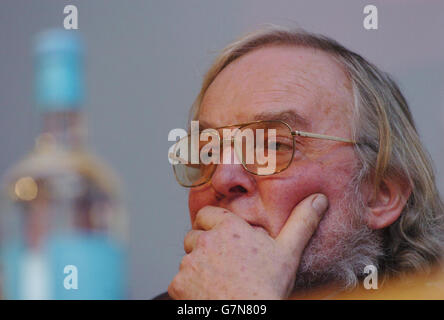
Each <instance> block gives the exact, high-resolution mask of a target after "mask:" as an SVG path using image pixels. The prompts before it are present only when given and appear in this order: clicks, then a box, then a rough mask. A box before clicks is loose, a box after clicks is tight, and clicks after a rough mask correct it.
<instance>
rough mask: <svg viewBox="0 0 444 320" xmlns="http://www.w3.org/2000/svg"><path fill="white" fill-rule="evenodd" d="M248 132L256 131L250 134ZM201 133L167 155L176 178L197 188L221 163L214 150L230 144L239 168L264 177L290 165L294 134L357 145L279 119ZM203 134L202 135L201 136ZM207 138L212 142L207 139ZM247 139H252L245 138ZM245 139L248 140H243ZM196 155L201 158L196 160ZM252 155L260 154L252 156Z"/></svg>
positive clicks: (184, 185) (182, 183)
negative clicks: (227, 135) (296, 128)
mask: <svg viewBox="0 0 444 320" xmlns="http://www.w3.org/2000/svg"><path fill="white" fill-rule="evenodd" d="M233 127H235V128H236V129H235V131H234V134H233V133H231V136H230V138H229V139H221V138H220V135H219V132H220V131H221V130H223V129H227V128H233ZM273 129H274V130H273ZM225 132H226V131H224V134H225ZM251 132H253V133H256V134H253V135H249V133H251ZM200 136H201V138H197V139H195V138H194V144H193V141H192V140H193V137H192V135H187V136H185V137H184V138H182V139H180V140H179V141H178V142H177V143H176V144H175V145H174V148H173V152H172V153H170V154H169V157H170V159H172V160H173V170H174V175H175V177H176V180H177V182H178V183H179V184H180V185H181V186H183V187H188V188H192V187H198V186H201V185H203V184H205V183H207V182H209V181H210V180H211V177H212V176H213V174H214V172H215V171H216V167H217V164H218V163H220V162H219V160H220V157H221V153H219V154H218V153H217V150H220V147H221V146H222V150H223V151H224V152H225V150H226V149H227V147H228V146H229V150H230V153H231V147H232V146H233V144H234V148H233V149H234V151H235V155H236V158H235V159H237V160H238V162H237V163H240V164H242V167H243V168H244V169H245V170H246V171H248V172H249V173H251V174H254V175H259V176H267V175H273V174H276V173H279V172H282V171H284V170H285V169H287V168H288V167H289V166H290V164H291V162H292V161H293V159H294V158H295V154H296V152H299V149H298V147H297V146H296V144H298V143H297V142H296V141H295V140H296V139H295V137H305V138H313V139H323V140H332V141H338V142H344V143H352V144H356V142H355V141H353V140H349V139H345V138H340V137H335V136H329V135H323V134H317V133H310V132H305V131H299V130H293V129H292V128H291V127H290V125H289V124H288V123H286V122H284V121H281V120H260V121H253V122H247V123H241V124H236V125H229V126H223V127H219V128H215V129H207V130H204V131H202V133H200ZM203 136H205V138H202V137H203ZM270 136H271V137H270ZM210 137H211V141H210V139H208V138H210ZM258 137H259V138H258ZM249 138H251V139H250V140H249V141H248V139H249ZM196 140H197V141H196ZM201 140H204V141H201ZM245 140H247V143H243V141H245ZM259 140H262V141H259ZM264 141H265V142H264ZM267 141H268V143H266V142H267ZM227 142H228V143H229V144H228V145H227ZM248 142H250V143H248ZM196 143H197V145H196ZM215 150H216V152H215ZM199 155H200V158H201V160H202V161H199ZM252 155H253V156H252ZM254 155H261V156H257V157H254ZM271 156H272V160H273V161H272V162H273V165H272V166H270V161H264V160H267V159H270V157H271ZM230 158H231V157H230ZM270 167H271V168H270Z"/></svg>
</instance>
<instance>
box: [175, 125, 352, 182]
mask: <svg viewBox="0 0 444 320" xmlns="http://www.w3.org/2000/svg"><path fill="white" fill-rule="evenodd" d="M259 123H279V124H283V125H285V126H286V127H287V128H288V130H289V132H290V133H291V136H292V137H293V139H292V140H293V142H292V143H293V150H292V154H291V158H290V160H289V161H288V163H287V165H286V166H285V167H282V168H280V169H279V170H275V171H274V172H273V173H270V174H266V175H273V174H277V173H279V172H282V171H284V170H285V169H287V168H288V167H289V166H290V164H291V163H292V162H293V158H294V149H295V139H294V137H296V136H299V137H306V138H313V139H323V140H332V141H338V142H345V143H352V144H356V141H354V140H350V139H346V138H340V137H336V136H330V135H324V134H318V133H312V132H305V131H300V130H293V129H292V127H291V126H290V125H289V124H288V123H286V122H285V121H282V120H257V121H251V122H245V123H240V124H233V125H228V126H223V127H218V128H214V130H220V129H225V128H232V127H237V130H238V131H239V132H240V131H242V129H243V128H245V127H247V126H250V125H253V124H259ZM187 137H189V135H188V136H187ZM234 139H235V137H231V138H230V139H229V140H231V143H233V142H234ZM223 141H225V140H224V139H221V141H220V143H223ZM169 157H170V159H172V160H176V161H179V165H181V164H180V162H181V161H183V160H184V159H181V158H179V157H177V156H176V155H175V154H174V153H170V154H169ZM241 164H242V167H243V168H244V169H245V170H246V171H247V172H249V173H251V174H254V175H260V174H258V173H256V172H254V171H251V170H250V169H248V167H247V164H246V163H245V161H243V160H242V161H241ZM177 165H178V164H173V171H174V175H175V177H176V180H177V182H178V183H179V184H180V185H181V186H183V187H187V188H194V187H198V186H201V185H204V184H206V183H208V182H209V181H210V180H211V178H212V176H213V173H214V171H215V169H216V167H217V164H215V163H213V164H200V166H206V167H207V168H212V170H211V171H210V172H207V177H205V180H203V181H202V182H199V183H198V184H195V185H194V184H193V185H189V184H186V183H184V182H183V181H181V179H180V178H179V176H178V173H177V172H176V166H177Z"/></svg>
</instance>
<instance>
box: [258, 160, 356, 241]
mask: <svg viewBox="0 0 444 320" xmlns="http://www.w3.org/2000/svg"><path fill="white" fill-rule="evenodd" d="M287 171H289V172H287ZM284 174H285V175H284ZM351 176H352V171H351V170H350V169H349V168H348V169H346V168H331V167H325V166H323V165H322V164H319V163H317V164H313V163H311V164H309V165H306V166H299V165H298V167H294V168H289V169H287V170H286V172H283V173H282V176H280V175H277V176H275V177H270V178H265V179H264V178H262V179H260V178H259V179H258V183H257V185H258V191H259V193H260V197H261V200H262V205H263V206H264V209H265V210H266V211H267V212H268V213H269V219H270V220H269V226H270V231H271V232H270V233H271V234H272V235H273V236H277V234H279V231H280V230H281V229H282V227H283V226H284V224H285V222H286V221H287V219H288V216H289V215H290V213H291V212H292V210H293V209H294V208H295V207H296V206H297V205H298V204H299V202H301V201H302V200H304V199H305V198H307V197H308V196H310V195H312V194H314V193H323V194H325V195H326V196H327V198H328V200H329V207H330V209H331V210H329V211H332V210H334V208H335V207H336V206H337V204H338V202H339V199H342V197H343V194H344V190H346V188H347V186H348V183H349V181H350V178H351ZM276 190H279V191H278V192H276Z"/></svg>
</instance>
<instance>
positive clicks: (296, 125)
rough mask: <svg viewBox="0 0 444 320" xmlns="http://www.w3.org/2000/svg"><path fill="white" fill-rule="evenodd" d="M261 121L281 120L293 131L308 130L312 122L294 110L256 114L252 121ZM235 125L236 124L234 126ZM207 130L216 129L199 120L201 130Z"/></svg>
mask: <svg viewBox="0 0 444 320" xmlns="http://www.w3.org/2000/svg"><path fill="white" fill-rule="evenodd" d="M259 120H281V121H284V122H286V123H288V124H289V125H290V126H291V128H292V129H293V130H299V129H303V130H306V129H308V128H309V127H310V121H308V120H307V119H306V118H304V117H303V116H301V115H300V114H297V113H296V112H294V111H293V110H284V111H279V112H274V111H267V112H261V113H259V114H256V115H255V116H254V117H253V120H252V121H259ZM246 122H247V121H246ZM233 125H235V124H233ZM207 128H214V126H212V125H211V124H210V123H209V122H207V121H205V120H199V130H204V129H207Z"/></svg>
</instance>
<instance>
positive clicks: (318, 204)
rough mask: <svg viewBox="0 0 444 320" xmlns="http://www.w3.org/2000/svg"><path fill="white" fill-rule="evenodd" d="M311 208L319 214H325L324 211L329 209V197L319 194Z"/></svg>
mask: <svg viewBox="0 0 444 320" xmlns="http://www.w3.org/2000/svg"><path fill="white" fill-rule="evenodd" d="M311 206H312V207H313V209H315V210H316V212H317V213H318V214H322V213H324V211H325V210H326V209H327V207H328V200H327V197H326V196H324V195H323V194H318V195H317V196H316V197H315V198H314V199H313V202H312V203H311Z"/></svg>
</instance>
